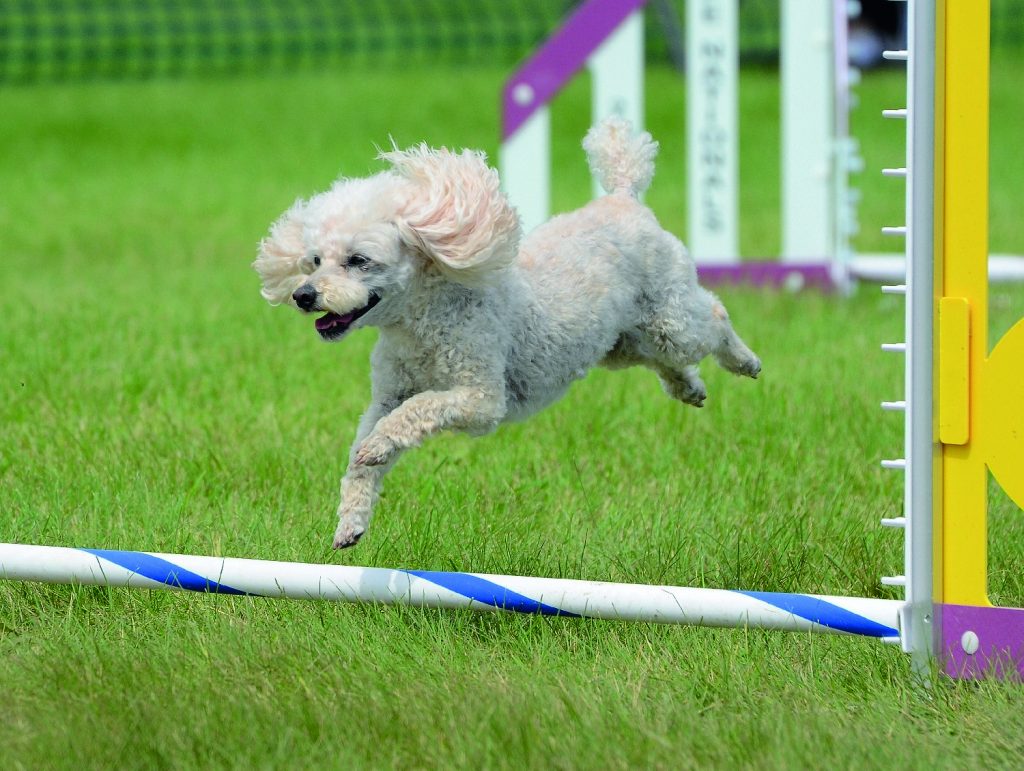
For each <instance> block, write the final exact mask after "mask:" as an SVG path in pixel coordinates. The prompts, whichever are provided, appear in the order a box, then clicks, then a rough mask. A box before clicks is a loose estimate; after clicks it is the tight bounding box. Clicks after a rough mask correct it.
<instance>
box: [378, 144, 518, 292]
mask: <svg viewBox="0 0 1024 771" xmlns="http://www.w3.org/2000/svg"><path fill="white" fill-rule="evenodd" d="M380 157H381V158H383V159H384V160H386V161H388V162H389V163H391V165H392V166H393V167H394V170H395V172H397V173H398V174H399V175H400V176H401V177H404V178H405V179H407V180H409V182H411V183H412V185H411V190H412V193H411V195H410V198H409V200H408V202H407V203H406V205H405V206H404V207H403V208H402V210H401V211H400V212H399V217H398V222H397V225H398V230H399V234H400V236H401V238H402V240H403V241H405V242H406V243H407V244H408V245H409V246H411V247H413V248H415V249H417V250H418V251H420V252H421V253H423V254H424V255H425V256H426V257H427V258H428V259H429V260H431V261H432V262H433V263H434V264H435V265H437V267H438V268H439V269H440V270H441V271H442V272H443V273H445V274H446V275H447V276H448V277H449V278H451V279H452V280H454V281H457V282H459V283H462V284H469V285H473V284H479V283H482V282H484V281H486V277H487V274H488V273H490V271H492V270H494V269H496V268H501V267H504V266H505V265H508V264H509V263H510V262H512V260H514V259H515V256H516V254H517V252H518V251H519V239H520V236H521V235H522V229H521V227H520V224H519V215H518V213H517V212H516V210H515V209H514V208H513V207H512V205H511V204H510V203H509V201H508V198H506V197H505V194H504V193H502V192H501V189H500V187H499V183H498V173H497V172H496V171H495V170H494V169H492V168H490V167H489V166H488V165H487V157H486V156H485V155H484V154H483V153H481V152H475V151H472V150H463V151H462V152H461V153H454V152H452V151H451V150H448V149H446V148H441V149H439V150H435V149H433V148H430V147H427V145H425V144H420V145H417V146H415V147H411V148H409V149H408V150H398V149H397V148H396V149H394V150H392V151H390V152H386V153H381V155H380Z"/></svg>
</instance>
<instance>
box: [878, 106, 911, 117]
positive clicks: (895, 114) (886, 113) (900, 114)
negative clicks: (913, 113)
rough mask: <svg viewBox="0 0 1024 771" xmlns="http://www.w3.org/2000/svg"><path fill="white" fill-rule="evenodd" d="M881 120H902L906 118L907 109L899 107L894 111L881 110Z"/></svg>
mask: <svg viewBox="0 0 1024 771" xmlns="http://www.w3.org/2000/svg"><path fill="white" fill-rule="evenodd" d="M882 117H883V118H895V119H896V120H904V119H906V117H907V108H906V107H900V108H899V109H896V110H882Z"/></svg>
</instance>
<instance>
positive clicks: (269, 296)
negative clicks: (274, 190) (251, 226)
mask: <svg viewBox="0 0 1024 771" xmlns="http://www.w3.org/2000/svg"><path fill="white" fill-rule="evenodd" d="M305 208H306V204H305V202H304V201H302V200H301V199H300V200H297V201H296V202H295V203H294V204H293V205H292V207H291V208H290V209H288V211H286V212H285V213H284V214H282V215H281V217H280V218H279V219H278V220H277V222H275V223H274V224H273V225H271V226H270V235H269V236H268V237H267V238H264V239H263V240H262V241H260V251H259V255H258V256H257V257H256V261H255V262H254V263H253V264H252V266H253V267H254V268H255V269H256V272H257V273H259V274H260V279H262V281H263V289H262V290H261V291H260V294H262V295H263V297H264V299H266V300H268V301H269V302H270V303H271V304H272V305H280V304H281V303H283V302H286V301H287V300H288V298H289V297H291V294H292V292H294V291H295V290H296V289H298V288H299V286H301V285H302V282H303V280H304V279H305V274H304V273H303V272H302V270H301V269H300V268H299V260H301V259H302V258H303V257H304V256H305V253H306V249H305V245H304V243H303V240H302V227H303V220H302V215H303V213H304V212H305Z"/></svg>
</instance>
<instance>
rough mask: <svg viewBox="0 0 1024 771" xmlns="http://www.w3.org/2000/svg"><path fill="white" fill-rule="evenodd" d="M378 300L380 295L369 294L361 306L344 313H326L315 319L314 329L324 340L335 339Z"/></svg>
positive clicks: (346, 330)
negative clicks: (364, 303) (368, 298)
mask: <svg viewBox="0 0 1024 771" xmlns="http://www.w3.org/2000/svg"><path fill="white" fill-rule="evenodd" d="M379 302H380V295H377V294H371V295H370V301H369V302H368V303H366V305H364V306H363V307H362V308H359V309H357V310H354V311H349V312H348V313H346V314H345V315H343V316H342V315H339V314H337V313H327V314H326V315H324V316H321V317H320V318H318V319H317V320H316V331H317V332H319V333H320V337H322V338H323V339H324V340H337V339H338V338H339V337H341V336H342V335H344V334H345V333H346V332H348V330H349V329H350V328H351V327H352V325H353V324H355V323H356V320H357V319H359V318H361V317H362V316H364V315H366V313H367V312H369V310H370V309H371V308H372V307H373V306H374V305H376V304H377V303H379Z"/></svg>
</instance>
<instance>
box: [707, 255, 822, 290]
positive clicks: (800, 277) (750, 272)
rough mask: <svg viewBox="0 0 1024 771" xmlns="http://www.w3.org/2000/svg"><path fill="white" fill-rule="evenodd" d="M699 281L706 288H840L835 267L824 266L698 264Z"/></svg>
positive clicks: (807, 264)
mask: <svg viewBox="0 0 1024 771" xmlns="http://www.w3.org/2000/svg"><path fill="white" fill-rule="evenodd" d="M697 274H698V276H699V278H700V282H701V283H702V284H705V285H707V286H722V285H727V284H735V285H748V286H756V287H768V288H771V289H806V288H810V287H814V288H815V289H820V290H822V291H825V292H831V291H835V290H836V289H838V288H839V286H838V284H837V283H836V277H835V275H834V273H833V268H832V266H830V265H828V264H826V263H824V262H817V263H785V262H761V261H758V262H737V263H733V264H731V265H698V266H697Z"/></svg>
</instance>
